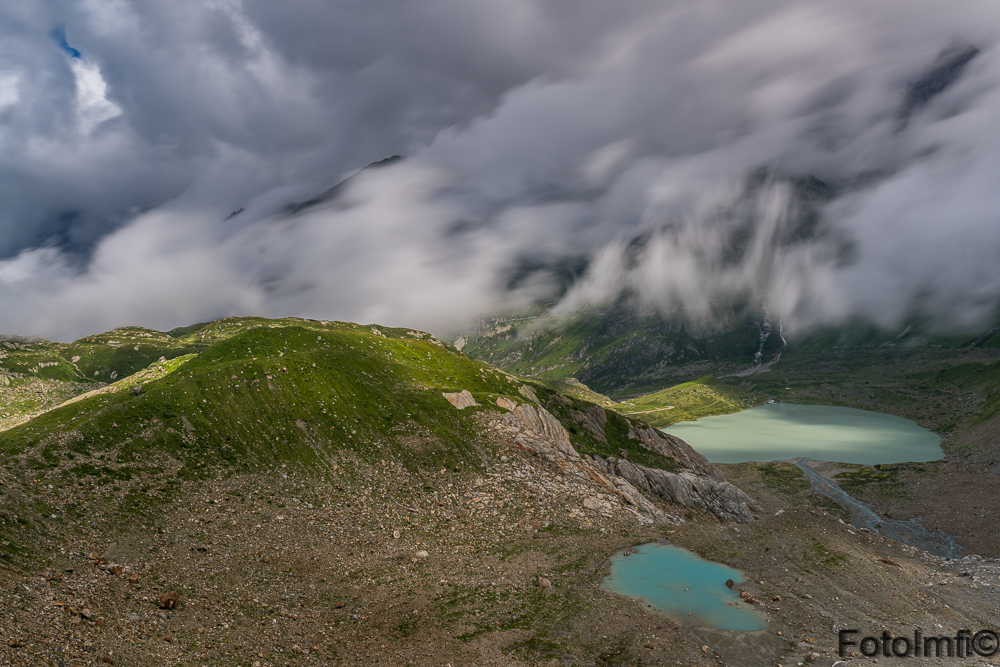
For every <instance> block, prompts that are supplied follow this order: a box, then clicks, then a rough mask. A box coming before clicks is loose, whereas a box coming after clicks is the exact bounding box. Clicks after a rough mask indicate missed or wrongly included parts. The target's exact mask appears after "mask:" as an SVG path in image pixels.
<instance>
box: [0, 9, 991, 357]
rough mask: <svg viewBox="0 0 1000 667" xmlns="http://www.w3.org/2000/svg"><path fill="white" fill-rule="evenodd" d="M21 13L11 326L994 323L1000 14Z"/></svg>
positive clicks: (3, 258) (6, 312)
mask: <svg viewBox="0 0 1000 667" xmlns="http://www.w3.org/2000/svg"><path fill="white" fill-rule="evenodd" d="M17 4H21V5H24V6H15V7H5V8H3V9H0V19H2V20H0V34H2V39H0V146H2V148H3V150H2V151H0V170H2V174H3V178H0V332H5V333H21V334H38V335H45V336H49V337H52V338H57V339H67V338H72V337H75V336H79V335H84V334H88V333H92V332H95V331H98V330H102V329H107V328H111V327H114V326H120V325H125V324H139V325H145V326H150V327H154V328H160V329H164V328H170V327H174V326H179V325H183V324H188V323H190V322H193V321H199V320H206V319H211V318H215V317H221V316H225V315H234V314H258V315H269V316H280V315H299V316H305V317H316V318H326V319H348V320H355V321H362V322H375V321H377V322H380V323H384V324H390V325H402V326H414V327H421V328H426V329H432V330H436V331H445V330H449V329H457V328H460V327H462V326H464V325H465V324H467V323H468V322H470V321H471V320H472V319H473V318H475V317H477V316H479V315H482V314H484V313H488V312H492V311H496V310H498V309H509V308H516V307H522V306H525V305H529V304H533V303H539V302H544V303H547V304H549V305H550V306H551V308H552V309H553V311H554V312H570V311H572V310H574V309H578V308H583V307H592V306H600V305H602V304H607V303H610V302H612V301H614V300H616V299H618V298H619V297H621V296H622V295H623V294H629V295H631V296H634V297H635V298H637V299H638V300H639V301H640V302H642V303H645V304H647V305H649V306H651V307H656V308H661V309H664V310H673V309H678V308H682V309H684V311H685V312H687V313H691V314H695V315H710V314H711V313H712V311H713V309H714V308H717V307H719V305H720V304H723V305H724V304H726V303H728V302H729V301H732V300H734V299H747V298H750V299H760V300H762V301H764V302H765V303H766V304H767V306H768V308H769V309H770V310H771V311H772V312H775V313H780V314H781V315H782V317H783V318H785V321H786V322H788V323H789V326H790V327H796V326H799V327H805V326H809V325H812V324H817V323H828V322H836V321H839V320H841V319H844V318H848V317H866V318H869V319H872V320H873V321H876V322H879V323H881V324H885V325H892V324H897V323H899V322H902V321H903V320H905V319H906V318H911V317H917V316H919V317H924V318H928V319H931V320H932V321H935V322H938V323H939V326H940V327H942V328H948V327H953V328H960V327H967V326H974V325H976V324H978V323H980V322H981V321H983V320H984V318H987V317H990V316H992V315H993V314H994V313H995V312H996V308H997V305H998V304H997V296H998V295H1000V261H998V259H1000V225H998V224H997V223H998V217H1000V188H997V187H996V183H997V181H998V177H1000V132H997V131H996V129H995V122H996V121H995V119H996V118H997V117H1000V86H998V84H1000V61H998V58H997V54H996V48H995V41H996V34H995V32H996V31H995V28H994V27H995V26H997V25H1000V9H998V8H997V6H996V5H995V3H992V2H977V1H971V0H967V1H964V2H959V3H958V4H955V3H952V4H949V5H948V6H947V7H945V6H943V5H941V4H940V3H931V2H921V1H909V2H901V1H898V2H885V3H878V4H876V5H873V4H872V3H863V2H858V1H854V2H851V1H849V2H843V1H838V2H832V1H821V0H817V1H816V2H810V3H791V2H778V1H767V0H753V1H750V2H747V1H745V0H744V1H742V2H737V1H735V0H716V1H709V2H690V1H689V2H656V3H653V2H647V1H645V0H626V1H623V2H619V3H607V2H589V1H587V0H574V1H573V2H568V1H561V0H550V1H548V2H541V1H537V0H504V1H502V2H501V1H499V0H487V1H486V2H481V3H464V2H458V1H457V0H407V1H406V2H402V1H399V2H393V1H388V2H382V3H362V2H336V3H330V2H314V1H307V0H291V1H289V2H285V3H278V4H275V3H270V2H263V1H252V0H246V1H243V2H239V1H236V0H219V1H217V2H207V3H206V2H186V1H183V0H181V1H176V0H175V1H172V2H169V3H168V2H156V1H151V2H142V3H139V2H126V1H124V0H87V1H85V2H79V3H69V2H66V3H58V2H54V3H44V4H38V3H35V4H36V6H27V5H26V3H17ZM393 155H403V156H405V159H403V160H399V161H395V162H392V163H391V164H386V165H384V166H380V167H378V168H372V169H364V170H361V171H360V172H359V170H360V169H361V168H362V167H364V166H365V165H367V164H369V163H372V162H376V161H379V160H382V159H383V158H386V157H389V156H393ZM352 174H356V175H354V176H353V177H352V178H351V179H350V181H348V183H347V184H346V185H345V186H344V187H342V188H339V189H338V190H337V192H336V193H335V196H332V197H329V198H326V199H323V200H322V201H317V202H316V203H315V204H314V205H311V206H308V207H304V208H303V207H299V208H300V209H301V210H296V211H295V212H293V211H292V209H290V208H289V205H290V204H292V203H294V202H303V201H306V200H309V199H310V198H313V197H315V196H316V195H318V194H320V193H322V192H324V191H326V190H327V189H328V188H329V187H330V186H332V185H334V184H336V183H338V182H340V181H342V180H343V179H345V178H347V177H349V176H351V175H352ZM239 209H243V210H242V211H241V212H240V213H238V214H237V215H234V216H231V215H230V214H231V213H232V212H233V211H237V210H239Z"/></svg>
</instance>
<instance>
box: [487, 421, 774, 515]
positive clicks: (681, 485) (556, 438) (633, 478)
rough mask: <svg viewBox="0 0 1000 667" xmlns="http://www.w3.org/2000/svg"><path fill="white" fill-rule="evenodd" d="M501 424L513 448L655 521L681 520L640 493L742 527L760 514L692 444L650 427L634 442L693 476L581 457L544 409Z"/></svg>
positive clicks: (558, 424)
mask: <svg viewBox="0 0 1000 667" xmlns="http://www.w3.org/2000/svg"><path fill="white" fill-rule="evenodd" d="M501 422H502V423H505V424H507V425H508V426H513V427H515V428H517V429H518V431H519V432H518V433H517V435H516V436H515V438H514V443H515V444H516V445H517V446H518V447H520V448H521V449H523V450H525V451H528V452H530V453H532V454H535V455H537V456H542V457H544V458H546V459H548V460H549V461H552V462H554V463H556V464H557V465H559V466H560V468H562V469H563V470H564V471H565V472H566V473H568V474H573V475H576V476H579V477H587V478H589V479H591V480H592V481H596V482H598V483H599V484H601V485H602V486H604V487H605V488H607V489H608V490H610V491H613V492H614V493H615V494H616V495H618V496H619V497H621V498H622V499H624V500H625V501H626V502H627V503H628V504H629V505H631V506H633V507H635V508H636V509H638V510H639V511H641V512H643V513H645V514H648V515H650V516H652V517H653V518H654V520H656V521H659V522H670V523H678V522H679V521H680V520H679V519H677V518H676V517H673V516H671V515H669V514H666V513H664V512H663V511H662V510H660V509H659V508H657V507H656V506H655V505H654V504H653V503H651V502H650V501H649V500H647V499H646V498H645V497H644V496H643V495H642V493H640V490H642V491H645V492H646V493H648V494H651V495H654V496H658V497H660V498H662V499H663V500H665V501H667V502H669V503H672V504H675V505H680V506H682V507H692V508H697V509H702V510H705V511H707V512H710V513H711V514H713V515H715V516H717V517H719V518H720V519H723V520H730V521H738V522H740V523H745V522H748V521H753V520H754V515H753V512H754V511H759V509H760V508H759V507H758V506H757V504H756V503H755V502H754V501H753V500H752V499H751V498H750V497H749V496H747V495H746V494H745V493H743V491H741V490H740V489H738V488H737V487H735V486H733V485H732V484H730V483H729V482H727V481H725V480H724V479H723V478H722V475H721V474H720V473H719V472H718V471H717V470H716V469H715V467H714V466H712V464H711V463H709V462H708V461H707V460H706V459H705V458H704V457H703V456H701V455H700V454H698V453H697V452H695V451H694V450H693V449H691V447H690V445H688V444H687V443H686V442H684V441H683V440H681V439H680V438H674V437H673V436H667V435H666V434H661V433H660V432H659V431H656V430H655V429H653V428H649V429H642V430H636V429H633V433H635V436H634V437H635V439H638V440H639V441H640V442H641V443H642V444H643V446H645V447H647V448H648V449H650V450H652V451H655V452H657V453H660V454H662V455H664V456H669V457H673V458H674V459H675V460H677V461H679V462H680V463H682V464H683V465H685V466H686V467H688V468H689V469H690V470H691V472H687V471H685V472H681V473H671V472H666V471H664V470H659V469H655V468H647V467H645V466H641V465H636V464H634V463H630V462H629V461H626V460H622V459H616V458H614V457H610V458H608V459H603V458H600V457H591V456H583V457H581V456H580V454H579V452H577V451H576V449H575V448H574V447H573V445H572V443H571V442H570V439H569V433H568V432H567V431H566V429H565V428H563V425H562V424H561V423H560V422H559V420H558V419H556V418H555V417H554V416H552V414H551V413H550V412H549V411H548V410H546V409H545V408H542V407H536V406H533V405H530V404H527V403H525V404H522V405H519V406H517V408H515V409H514V410H513V411H511V412H508V413H507V414H505V415H503V416H502V417H501ZM630 435H631V434H630Z"/></svg>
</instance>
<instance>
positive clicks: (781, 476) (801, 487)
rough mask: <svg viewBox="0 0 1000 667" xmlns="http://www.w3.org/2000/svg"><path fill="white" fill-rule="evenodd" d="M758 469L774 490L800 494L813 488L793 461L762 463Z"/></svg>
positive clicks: (762, 479)
mask: <svg viewBox="0 0 1000 667" xmlns="http://www.w3.org/2000/svg"><path fill="white" fill-rule="evenodd" d="M757 470H758V471H759V472H760V478H761V481H763V482H764V485H765V486H767V488H769V489H771V490H773V491H778V492H781V493H787V494H799V493H803V492H805V491H808V490H809V489H810V488H812V487H811V485H810V484H809V481H808V480H806V478H805V475H803V474H802V471H801V470H799V469H798V467H797V466H795V465H793V464H791V463H761V464H758V465H757Z"/></svg>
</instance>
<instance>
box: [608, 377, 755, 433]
mask: <svg viewBox="0 0 1000 667" xmlns="http://www.w3.org/2000/svg"><path fill="white" fill-rule="evenodd" d="M753 404H754V403H753V398H752V397H751V396H750V395H748V393H747V392H744V391H742V390H740V388H739V387H736V386H733V385H730V384H726V383H724V382H721V381H719V380H718V379H717V378H716V377H714V376H711V375H706V376H705V377H702V378H698V379H697V380H693V381H691V382H684V383H682V384H678V385H675V386H673V387H668V388H667V389H662V390H660V391H657V392H653V393H651V394H645V395H643V396H639V397H638V398H633V399H630V400H626V401H623V402H621V403H620V404H618V405H617V406H615V410H616V411H617V412H619V413H620V414H622V415H626V416H629V417H634V418H636V419H641V420H642V421H644V422H647V423H648V424H652V425H653V426H656V427H657V428H664V427H666V426H669V425H671V424H675V423H677V422H680V421H693V420H695V419H698V418H699V417H707V416H709V415H727V414H730V413H732V412H739V411H740V410H744V409H746V408H748V407H751V406H752V405H753Z"/></svg>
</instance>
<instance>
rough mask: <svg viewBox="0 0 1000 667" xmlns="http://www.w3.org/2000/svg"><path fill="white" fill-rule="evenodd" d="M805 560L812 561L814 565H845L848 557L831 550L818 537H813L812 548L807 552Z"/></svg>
mask: <svg viewBox="0 0 1000 667" xmlns="http://www.w3.org/2000/svg"><path fill="white" fill-rule="evenodd" d="M804 560H805V561H806V562H809V563H812V564H813V565H826V566H837V565H843V564H844V563H846V562H847V559H846V557H845V556H844V555H843V554H839V553H833V552H831V551H830V550H829V549H827V548H826V547H825V546H823V545H822V544H821V543H820V542H819V540H816V539H813V541H812V549H811V550H810V551H809V552H808V553H806V555H805V558H804Z"/></svg>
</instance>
